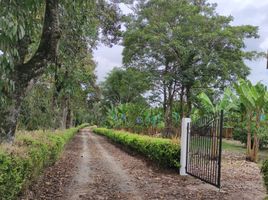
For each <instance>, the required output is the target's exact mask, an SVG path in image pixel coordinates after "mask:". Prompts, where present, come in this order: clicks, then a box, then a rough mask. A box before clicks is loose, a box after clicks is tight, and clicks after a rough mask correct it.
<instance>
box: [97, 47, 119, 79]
mask: <svg viewBox="0 0 268 200" xmlns="http://www.w3.org/2000/svg"><path fill="white" fill-rule="evenodd" d="M122 50H123V47H122V46H118V45H115V46H113V47H112V48H109V47H106V46H103V45H100V46H99V48H98V49H97V50H95V51H94V54H93V55H94V60H95V61H96V62H97V69H96V71H97V77H98V81H103V80H104V79H105V77H106V75H107V73H108V72H110V71H111V70H112V69H113V68H114V67H121V66H122V55H121V53H122Z"/></svg>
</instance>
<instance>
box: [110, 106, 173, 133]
mask: <svg viewBox="0 0 268 200" xmlns="http://www.w3.org/2000/svg"><path fill="white" fill-rule="evenodd" d="M174 118H178V115H177V113H174ZM107 122H108V126H109V127H111V128H118V129H120V128H125V129H130V130H131V131H134V132H138V133H141V132H147V133H148V129H149V128H155V129H156V128H158V129H161V128H163V116H162V112H161V110H160V109H158V108H150V107H149V106H148V105H142V104H133V103H127V104H120V105H118V106H116V107H115V106H113V105H112V106H111V108H110V109H108V111H107Z"/></svg>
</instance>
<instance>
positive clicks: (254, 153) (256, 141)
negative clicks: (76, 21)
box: [251, 112, 260, 162]
mask: <svg viewBox="0 0 268 200" xmlns="http://www.w3.org/2000/svg"><path fill="white" fill-rule="evenodd" d="M259 128H260V112H257V114H256V130H255V132H254V138H253V147H252V156H251V160H252V161H253V162H257V161H258V152H259V138H258V130H259Z"/></svg>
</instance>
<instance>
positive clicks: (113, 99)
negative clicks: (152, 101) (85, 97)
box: [102, 68, 150, 105]
mask: <svg viewBox="0 0 268 200" xmlns="http://www.w3.org/2000/svg"><path fill="white" fill-rule="evenodd" d="M149 78H150V77H148V76H147V75H146V74H144V73H141V72H140V71H138V70H136V69H120V68H114V69H113V70H112V71H111V72H110V73H109V74H108V76H107V78H106V80H105V81H104V82H103V83H102V92H103V97H104V101H108V102H109V104H113V105H119V104H125V103H142V102H145V98H144V97H143V95H144V94H145V92H147V91H148V90H149V89H150V81H149Z"/></svg>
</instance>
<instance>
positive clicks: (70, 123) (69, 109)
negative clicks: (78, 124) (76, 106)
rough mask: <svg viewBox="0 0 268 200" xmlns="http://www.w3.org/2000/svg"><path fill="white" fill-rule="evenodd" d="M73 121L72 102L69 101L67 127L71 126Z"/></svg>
mask: <svg viewBox="0 0 268 200" xmlns="http://www.w3.org/2000/svg"><path fill="white" fill-rule="evenodd" d="M72 125H73V123H72V110H71V108H70V103H68V110H67V118H66V128H71V127H72Z"/></svg>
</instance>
